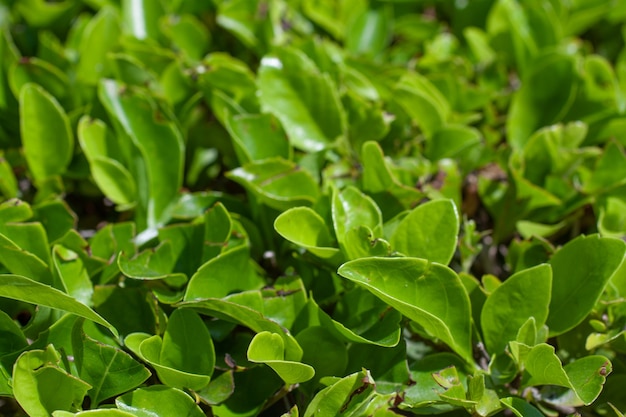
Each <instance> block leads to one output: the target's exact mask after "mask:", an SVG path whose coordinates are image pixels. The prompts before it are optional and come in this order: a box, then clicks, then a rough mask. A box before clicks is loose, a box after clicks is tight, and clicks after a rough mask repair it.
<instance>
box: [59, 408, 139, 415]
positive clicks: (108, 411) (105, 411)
mask: <svg viewBox="0 0 626 417" xmlns="http://www.w3.org/2000/svg"><path fill="white" fill-rule="evenodd" d="M74 416H76V417H82V416H86V417H89V416H96V417H133V416H135V414H132V413H128V412H126V411H122V410H118V409H117V408H103V409H99V410H87V411H79V412H78V413H70V412H69V411H54V412H53V413H52V417H74Z"/></svg>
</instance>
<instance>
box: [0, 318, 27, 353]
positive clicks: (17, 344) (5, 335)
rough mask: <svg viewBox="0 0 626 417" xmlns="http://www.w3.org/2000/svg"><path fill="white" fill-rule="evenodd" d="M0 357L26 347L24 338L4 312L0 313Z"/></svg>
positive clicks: (15, 324)
mask: <svg viewBox="0 0 626 417" xmlns="http://www.w3.org/2000/svg"><path fill="white" fill-rule="evenodd" d="M0 334H1V335H2V339H0V356H4V355H6V354H9V353H14V352H17V351H19V350H21V349H23V348H25V347H26V346H28V342H27V341H26V336H24V333H23V332H22V330H21V329H20V327H19V326H18V325H17V323H15V321H13V319H12V318H11V317H10V316H9V315H8V314H7V313H5V312H4V311H0Z"/></svg>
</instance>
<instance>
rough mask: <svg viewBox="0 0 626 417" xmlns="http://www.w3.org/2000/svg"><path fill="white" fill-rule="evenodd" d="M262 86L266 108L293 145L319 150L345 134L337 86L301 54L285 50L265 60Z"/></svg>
mask: <svg viewBox="0 0 626 417" xmlns="http://www.w3.org/2000/svg"><path fill="white" fill-rule="evenodd" d="M305 75H306V76H305ZM258 84H259V94H260V96H259V100H260V102H261V104H262V106H263V109H264V110H265V111H268V112H271V113H272V114H274V116H276V118H277V119H278V120H280V121H281V123H282V125H283V127H284V129H285V131H286V132H287V136H288V137H289V141H290V143H291V144H293V146H295V147H297V148H299V149H302V150H305V151H319V150H322V149H326V148H328V147H332V146H334V144H335V142H336V141H337V140H338V139H339V138H340V137H343V136H344V135H345V132H346V121H345V114H344V110H343V107H342V105H341V101H340V100H339V96H338V94H337V87H336V86H335V85H334V83H333V81H332V79H331V78H330V77H329V76H328V74H323V73H320V71H319V70H318V69H317V68H316V67H315V64H314V63H313V62H311V61H310V59H309V58H308V57H307V56H306V55H304V54H303V53H302V52H301V51H298V50H296V49H293V48H281V49H277V50H275V51H274V53H273V54H272V55H267V56H265V57H263V59H262V60H261V67H260V69H259V78H258Z"/></svg>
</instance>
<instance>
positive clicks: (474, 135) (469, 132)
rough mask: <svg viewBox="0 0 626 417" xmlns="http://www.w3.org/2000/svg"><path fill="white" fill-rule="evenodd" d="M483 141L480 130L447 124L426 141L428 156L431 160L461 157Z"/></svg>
mask: <svg viewBox="0 0 626 417" xmlns="http://www.w3.org/2000/svg"><path fill="white" fill-rule="evenodd" d="M480 141H481V135H480V132H479V131H478V130H476V129H474V128H471V127H467V126H463V125H447V126H443V127H442V128H441V129H438V130H436V131H435V132H434V134H433V137H432V138H430V140H429V141H428V142H426V151H425V153H426V156H427V157H428V159H430V160H431V161H437V160H439V159H443V158H457V157H461V156H462V155H463V153H464V152H467V151H468V150H469V149H470V148H471V147H472V146H476V145H478V144H479V143H480Z"/></svg>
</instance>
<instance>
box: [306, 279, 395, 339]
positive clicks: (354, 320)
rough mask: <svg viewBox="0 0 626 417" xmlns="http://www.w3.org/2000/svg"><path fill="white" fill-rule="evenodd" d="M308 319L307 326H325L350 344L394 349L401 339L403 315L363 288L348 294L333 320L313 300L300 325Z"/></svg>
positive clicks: (308, 305)
mask: <svg viewBox="0 0 626 417" xmlns="http://www.w3.org/2000/svg"><path fill="white" fill-rule="evenodd" d="M305 318H306V320H307V322H306V326H307V327H311V326H323V327H324V328H326V329H329V330H331V331H332V333H333V334H334V335H335V336H337V337H338V338H340V339H341V340H344V341H346V342H351V343H365V344H373V345H377V346H383V347H392V346H396V345H397V344H398V342H399V340H400V330H401V329H400V321H401V320H402V314H400V313H399V312H398V311H396V310H393V309H391V308H390V307H389V306H388V305H387V304H386V303H384V302H383V301H381V300H379V299H378V298H376V297H375V296H374V295H372V294H371V293H369V292H368V291H366V290H364V289H361V288H355V289H353V290H351V291H349V292H347V293H346V295H345V297H344V298H343V299H342V300H341V303H339V304H338V305H337V309H336V311H335V314H334V316H333V317H331V316H330V315H328V314H327V313H326V312H325V311H324V310H322V309H321V308H320V307H319V306H318V305H317V303H316V302H315V300H314V299H313V298H309V301H308V304H307V308H306V311H305V312H303V313H302V315H301V317H299V318H298V323H300V320H304V319H305Z"/></svg>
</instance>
